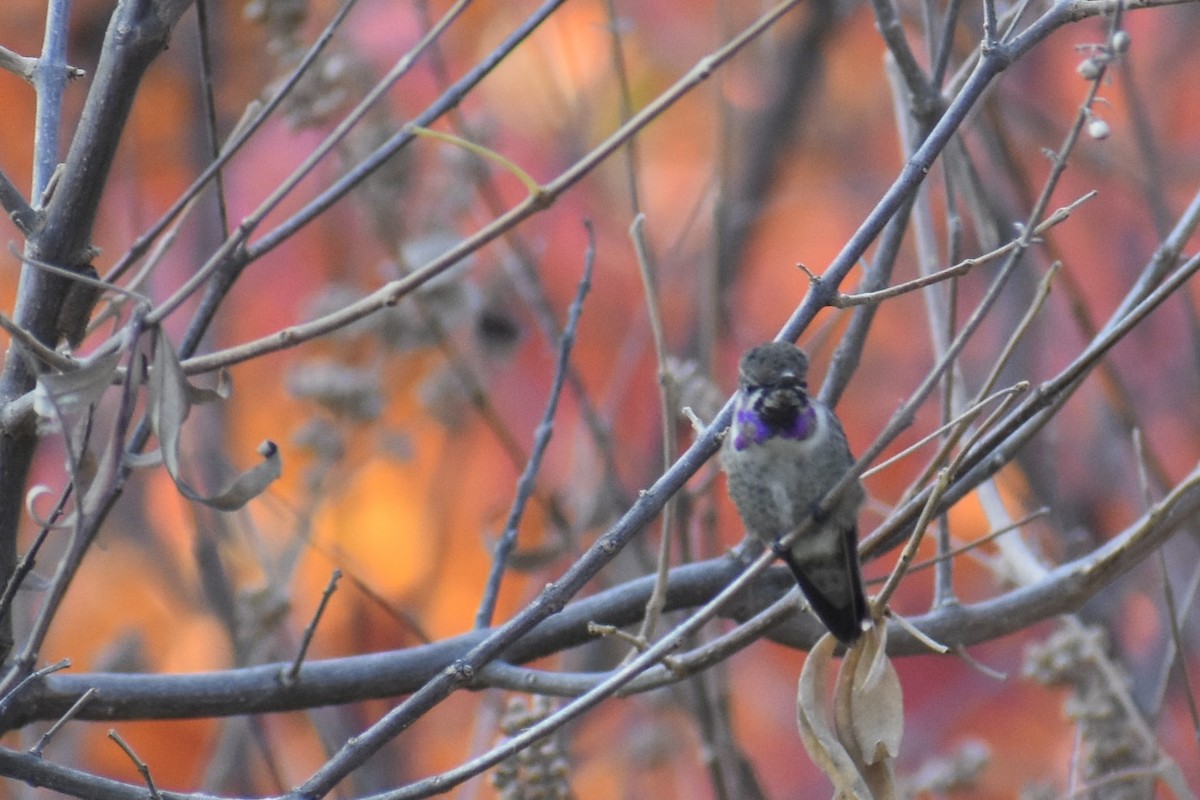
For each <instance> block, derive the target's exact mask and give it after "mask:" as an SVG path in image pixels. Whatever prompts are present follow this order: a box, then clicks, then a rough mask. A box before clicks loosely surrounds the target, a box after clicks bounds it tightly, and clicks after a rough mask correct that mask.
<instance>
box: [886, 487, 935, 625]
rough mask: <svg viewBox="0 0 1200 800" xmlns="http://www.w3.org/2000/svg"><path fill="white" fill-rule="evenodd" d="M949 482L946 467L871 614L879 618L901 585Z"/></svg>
mask: <svg viewBox="0 0 1200 800" xmlns="http://www.w3.org/2000/svg"><path fill="white" fill-rule="evenodd" d="M949 482H950V476H949V473H948V472H947V471H946V470H944V469H943V470H941V471H940V472H939V473H938V477H937V480H936V481H935V482H934V484H933V491H932V492H930V494H929V500H928V502H926V504H925V509H924V510H923V511H922V512H921V516H920V517H919V518H918V519H917V524H916V526H915V527H914V528H913V533H912V536H910V537H909V539H908V544H907V545H906V546H905V548H904V550H903V552H901V553H900V558H899V560H897V561H896V566H895V567H893V568H892V573H891V574H890V575H888V579H887V581H885V582H884V584H883V588H882V589H880V590H879V593H878V594H877V595H875V597H873V598H871V616H873V617H875V618H878V617H879V616H880V615H881V614H882V613H883V610H884V609H885V608H887V602H888V600H890V599H891V597H892V594H893V593H894V592H895V591H896V587H898V586H899V585H900V579H901V578H903V577H904V574H905V573H906V572H907V571H908V565H909V564H911V563H912V560H913V557H914V556H915V555H916V553H917V547H918V546H920V544H921V539H922V538H923V537H924V535H925V530H926V528H928V527H929V521H930V520H931V519H932V518H933V515H934V513H935V511H936V509H937V504H938V501H939V500H940V499H941V497H942V494H943V493H944V492H945V491H946V487H947V485H949Z"/></svg>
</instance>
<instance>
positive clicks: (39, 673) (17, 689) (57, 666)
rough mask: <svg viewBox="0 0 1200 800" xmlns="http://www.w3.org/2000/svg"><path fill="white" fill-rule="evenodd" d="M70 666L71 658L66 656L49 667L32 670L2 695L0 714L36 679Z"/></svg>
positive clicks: (0, 698)
mask: <svg viewBox="0 0 1200 800" xmlns="http://www.w3.org/2000/svg"><path fill="white" fill-rule="evenodd" d="M70 666H71V659H69V658H64V659H62V660H61V661H57V662H55V663H53V664H51V665H50V666H48V667H42V668H41V669H39V670H36V671H34V672H31V673H29V674H28V675H26V676H25V677H24V678H22V679H21V680H20V681H19V682H18V683H17V685H16V686H14V687H12V689H10V690H8V691H7V692H5V694H4V696H3V697H0V716H3V715H4V712H5V710H6V709H7V708H8V705H9V704H10V703H11V702H12V701H13V698H15V697H16V696H17V695H18V694H20V693H21V690H22V689H24V688H25V687H26V686H28V685H29V684H31V683H33V682H34V681H37V680H41V679H42V678H44V677H46V676H47V675H50V674H53V673H55V672H58V671H59V670H64V669H67V668H68V667H70Z"/></svg>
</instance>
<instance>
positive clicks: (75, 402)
mask: <svg viewBox="0 0 1200 800" xmlns="http://www.w3.org/2000/svg"><path fill="white" fill-rule="evenodd" d="M121 355H122V351H121V350H120V349H117V350H114V351H113V352H111V353H107V354H105V355H102V356H100V357H98V358H96V359H95V360H92V361H88V362H84V363H83V364H82V366H80V367H79V369H76V370H72V371H71V372H46V373H43V374H41V375H39V376H38V380H37V388H36V389H35V390H34V394H33V408H34V411H36V412H37V414H38V416H40V417H42V418H44V419H52V420H56V421H57V420H59V414H61V415H63V416H64V417H65V416H68V415H71V414H73V413H75V412H77V411H84V410H86V409H87V408H88V406H91V405H92V404H94V403H95V402H96V401H98V400H99V399H100V396H101V395H103V394H104V390H105V389H107V388H108V387H109V386H112V385H113V376H114V375H115V374H116V372H117V366H118V365H119V364H120V363H121Z"/></svg>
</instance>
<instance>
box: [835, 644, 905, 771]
mask: <svg viewBox="0 0 1200 800" xmlns="http://www.w3.org/2000/svg"><path fill="white" fill-rule="evenodd" d="M856 651H857V655H858V657H857V658H854V659H853V664H851V663H850V661H851V659H850V658H847V661H846V663H845V664H843V667H842V668H843V671H848V670H850V669H851V668H852V669H853V673H852V676H851V680H850V684H849V687H848V695H847V699H848V700H849V712H850V713H849V717H848V720H847V721H848V723H849V728H848V730H847V731H845V734H844V735H849V736H853V738H854V742H855V745H856V747H857V749H858V751H859V752H860V753H861V754H862V760H863V763H864V764H867V765H871V764H878V763H881V762H883V761H884V760H886V759H892V758H895V757H896V756H897V755H898V754H899V753H900V739H901V738H902V737H903V735H904V698H903V693H902V691H901V689H900V676H899V675H897V674H896V668H895V667H893V666H892V661H891V659H890V658H888V657H887V626H886V625H875V626H873V627H872V628H871V630H870V632H868V633H867V634H866V635H864V636H863V639H862V642H861V645H860V647H859V648H856ZM843 678H844V676H839V687H838V688H839V696H840V690H841V688H842V687H841V685H840V684H841V683H842V681H843ZM839 723H840V720H839ZM839 732H840V729H839Z"/></svg>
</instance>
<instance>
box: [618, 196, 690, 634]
mask: <svg viewBox="0 0 1200 800" xmlns="http://www.w3.org/2000/svg"><path fill="white" fill-rule="evenodd" d="M645 222H646V215H645V214H640V213H639V214H638V215H637V216H635V217H634V219H633V224H631V225H630V226H629V238H630V239H632V240H633V251H634V255H635V256H636V260H637V264H638V274H639V275H640V276H641V278H642V295H643V296H644V297H645V298H646V316H647V319H649V321H650V334H651V338H652V339H653V341H654V361H655V364H656V365H657V374H658V411H659V424H660V425H661V426H662V456H663V465H662V468H663V469H666V468H667V467H669V466H670V465H671V459H673V458H674V457H675V448H676V446H677V444H678V442H677V437H676V435H675V414H674V413H673V411H674V409H675V407H676V406H677V405H678V404H677V402H676V399H675V397H674V396H673V395H674V389H673V385H672V382H671V380H670V377H669V373H668V368H667V357H668V354H667V335H666V332H665V331H664V330H663V322H662V312H661V310H660V309H659V304H658V286H657V281H656V280H655V277H654V266H653V262H652V260H651V255H650V249H649V247H648V246H647V244H646V232H645ZM676 505H677V499H676V496H675V495H672V496H671V497H669V498H667V502H666V503H664V504H663V509H662V515H661V517H660V525H659V528H660V531H661V533H660V534H659V539H658V557H657V558H656V564H657V565H656V567H655V575H656V580H655V583H654V591H653V592H651V593H650V599H649V601H647V603H646V616H645V617H644V618H643V619H642V625H641V630H639V631H638V638H640V639H642V640H643V641H648V640H650V639H651V638H653V636H654V630H655V628H657V627H658V623H659V619H660V617H661V615H662V609H663V605H664V604H665V603H666V593H667V579H668V577H670V572H671V529H672V528H673V527H674V523H675V507H676Z"/></svg>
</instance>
